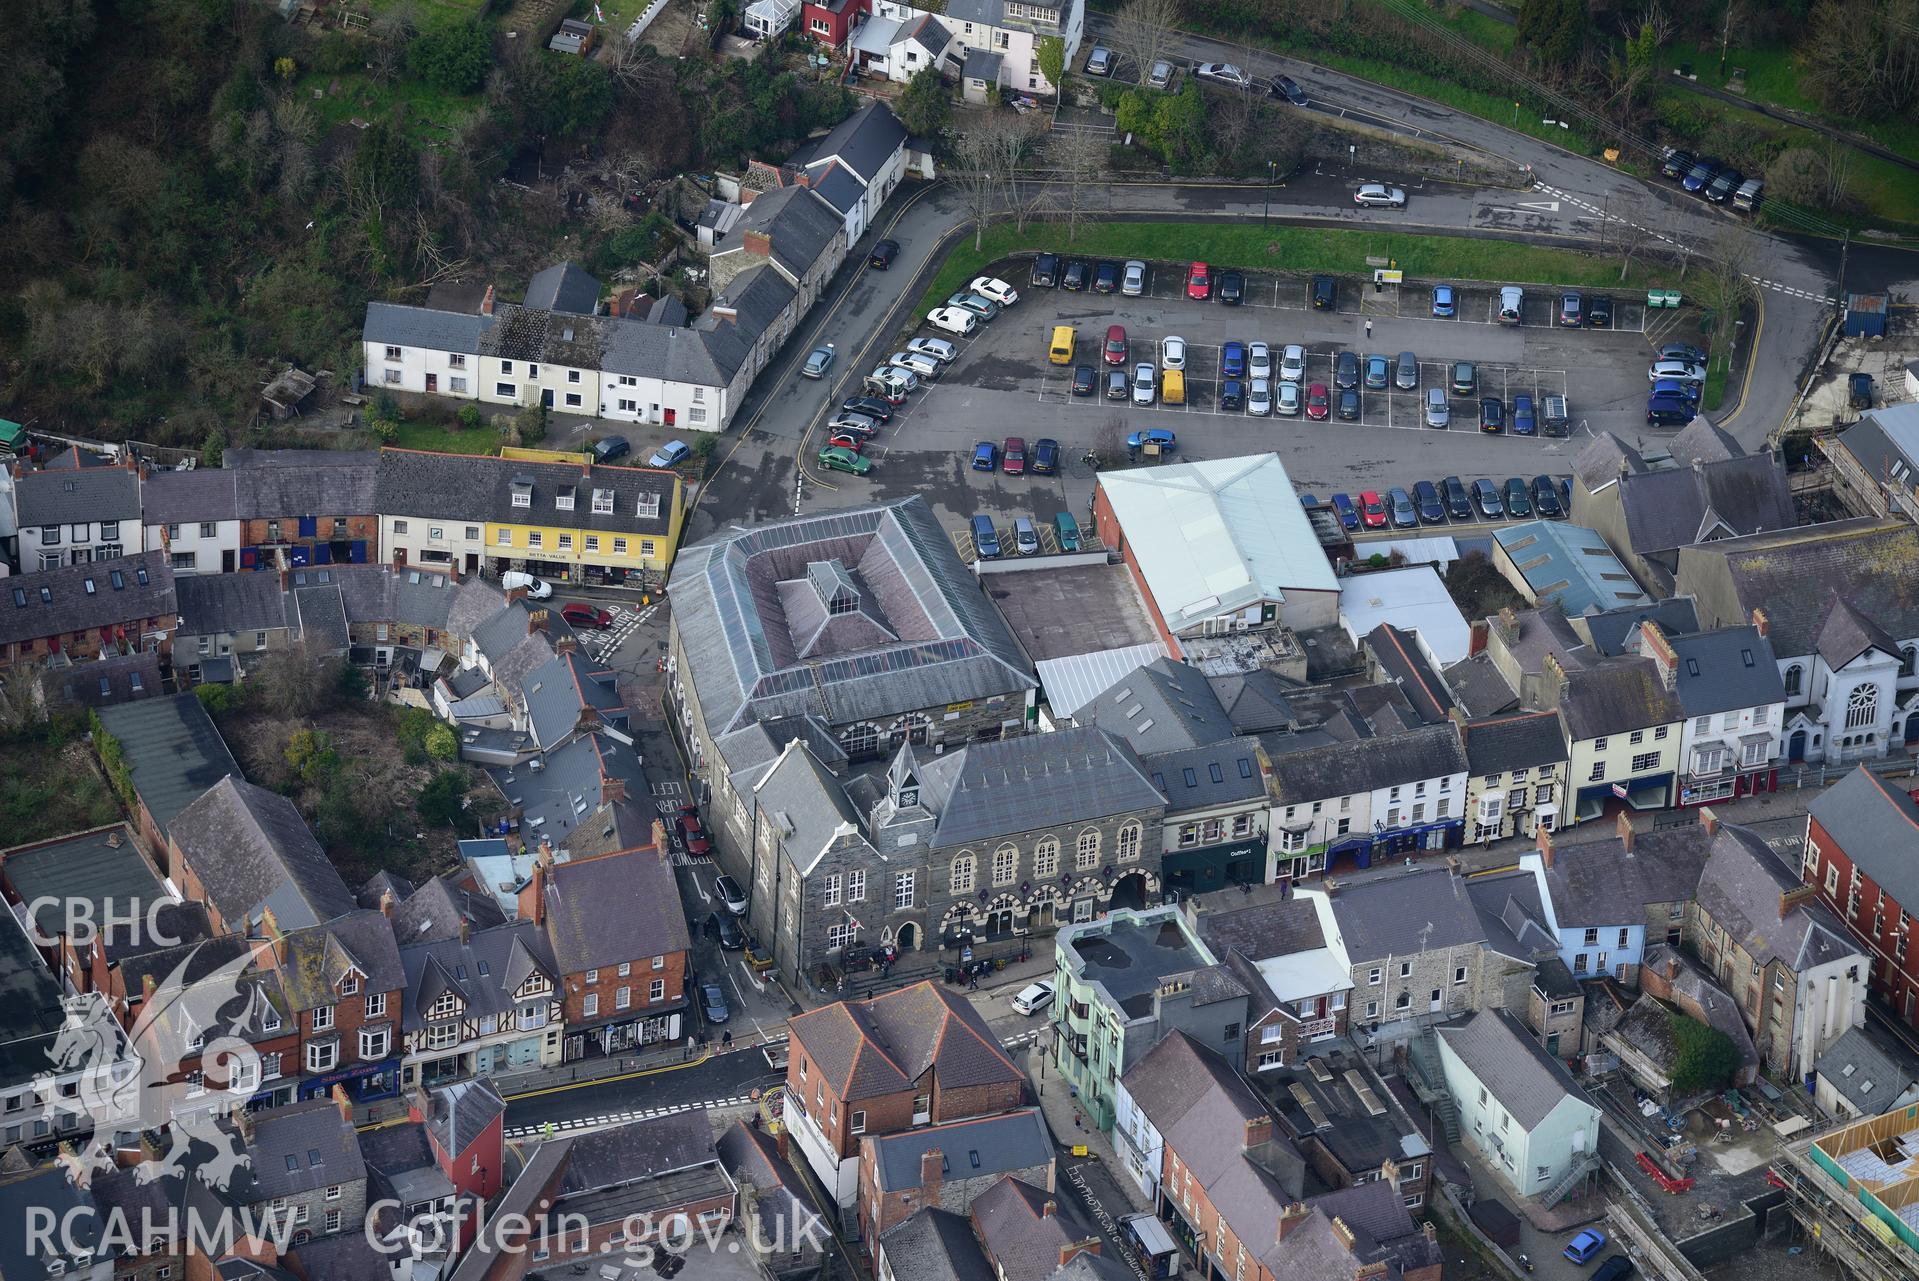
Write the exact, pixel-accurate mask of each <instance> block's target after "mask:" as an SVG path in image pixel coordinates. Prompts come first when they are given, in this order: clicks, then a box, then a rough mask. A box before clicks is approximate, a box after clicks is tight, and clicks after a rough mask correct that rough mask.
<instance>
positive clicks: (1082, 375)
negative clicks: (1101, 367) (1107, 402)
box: [1073, 365, 1097, 396]
mask: <svg viewBox="0 0 1919 1281" xmlns="http://www.w3.org/2000/svg"><path fill="white" fill-rule="evenodd" d="M1095 390H1097V384H1096V383H1095V382H1094V373H1093V367H1092V366H1091V365H1080V366H1078V367H1076V368H1075V369H1074V370H1073V394H1074V395H1075V396H1090V395H1092V394H1093V392H1094V391H1095Z"/></svg>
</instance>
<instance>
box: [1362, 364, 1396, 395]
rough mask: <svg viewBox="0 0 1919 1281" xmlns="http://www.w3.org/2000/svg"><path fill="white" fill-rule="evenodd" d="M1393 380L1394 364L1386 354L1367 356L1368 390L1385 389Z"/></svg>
mask: <svg viewBox="0 0 1919 1281" xmlns="http://www.w3.org/2000/svg"><path fill="white" fill-rule="evenodd" d="M1391 381H1392V365H1391V364H1390V363H1389V362H1388V361H1387V359H1386V358H1385V357H1384V356H1368V357H1366V390H1368V391H1385V390H1386V384H1387V383H1389V382H1391Z"/></svg>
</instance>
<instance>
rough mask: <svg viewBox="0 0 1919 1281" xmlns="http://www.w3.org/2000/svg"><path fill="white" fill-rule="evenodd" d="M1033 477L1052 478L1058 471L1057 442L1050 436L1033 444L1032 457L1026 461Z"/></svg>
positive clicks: (1042, 437) (1043, 437) (1041, 438)
mask: <svg viewBox="0 0 1919 1281" xmlns="http://www.w3.org/2000/svg"><path fill="white" fill-rule="evenodd" d="M1028 463H1029V465H1030V466H1031V467H1032V469H1033V474H1034V475H1035V476H1052V475H1055V474H1057V473H1058V471H1059V442H1058V441H1057V440H1054V439H1053V438H1052V437H1051V436H1041V437H1040V438H1039V439H1038V440H1036V441H1034V442H1033V453H1032V457H1031V458H1030V459H1028Z"/></svg>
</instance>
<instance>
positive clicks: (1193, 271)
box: [1186, 262, 1213, 302]
mask: <svg viewBox="0 0 1919 1281" xmlns="http://www.w3.org/2000/svg"><path fill="white" fill-rule="evenodd" d="M1186 296H1187V297H1188V298H1191V299H1192V300H1193V301H1194V302H1205V301H1206V300H1207V299H1208V298H1211V297H1212V296H1213V269H1212V268H1211V267H1208V266H1207V265H1206V264H1205V263H1203V262H1196V263H1194V264H1193V265H1192V266H1190V267H1188V268H1187V269H1186Z"/></svg>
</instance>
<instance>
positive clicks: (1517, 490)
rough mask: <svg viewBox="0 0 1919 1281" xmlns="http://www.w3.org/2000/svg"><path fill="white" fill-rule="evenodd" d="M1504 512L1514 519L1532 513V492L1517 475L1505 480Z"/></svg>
mask: <svg viewBox="0 0 1919 1281" xmlns="http://www.w3.org/2000/svg"><path fill="white" fill-rule="evenodd" d="M1506 514H1507V515H1508V516H1511V517H1513V518H1515V519H1517V518H1518V517H1521V516H1530V515H1532V514H1533V498H1532V492H1531V491H1530V490H1528V489H1527V488H1526V482H1525V481H1524V480H1521V479H1520V478H1519V477H1517V476H1512V477H1508V478H1507V480H1506Z"/></svg>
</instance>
